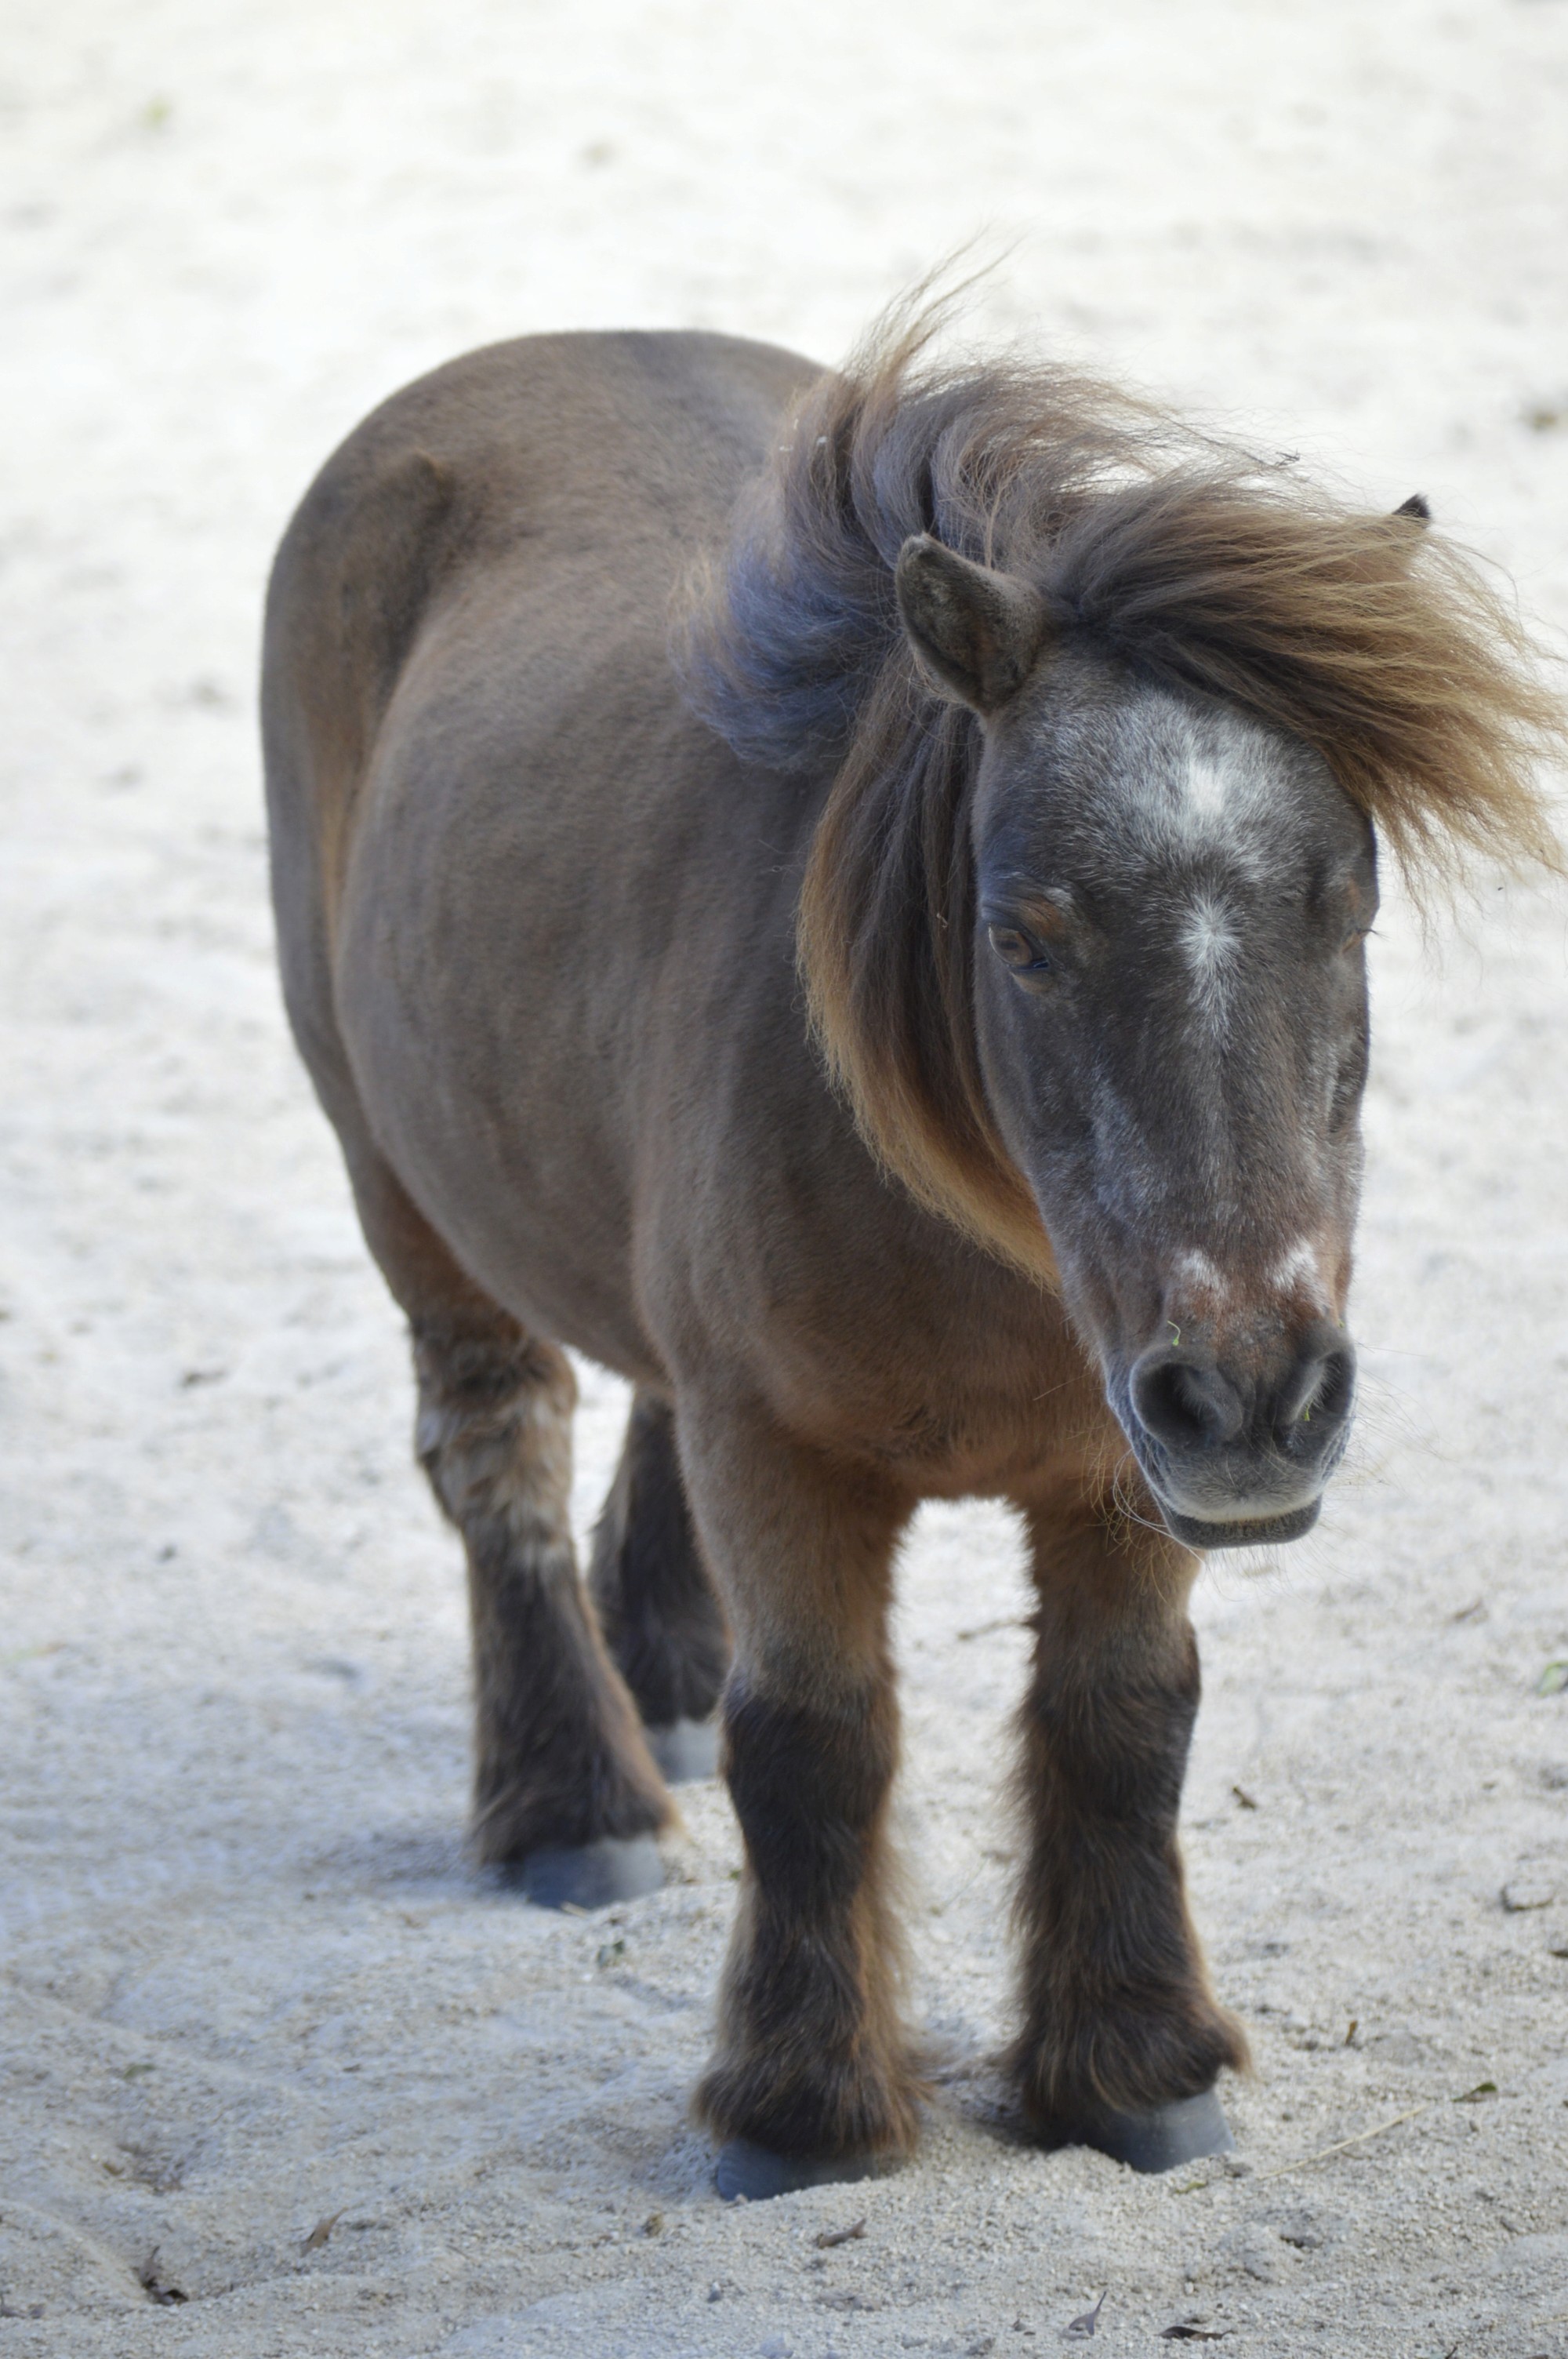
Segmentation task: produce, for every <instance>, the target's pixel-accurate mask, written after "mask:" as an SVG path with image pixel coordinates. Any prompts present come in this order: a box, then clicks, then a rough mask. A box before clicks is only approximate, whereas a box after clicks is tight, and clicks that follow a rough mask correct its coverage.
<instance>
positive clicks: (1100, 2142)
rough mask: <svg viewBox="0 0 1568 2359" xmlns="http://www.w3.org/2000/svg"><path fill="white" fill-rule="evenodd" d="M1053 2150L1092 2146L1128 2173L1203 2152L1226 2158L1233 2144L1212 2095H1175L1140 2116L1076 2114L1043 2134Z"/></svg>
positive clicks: (1208, 2091) (1221, 2110)
mask: <svg viewBox="0 0 1568 2359" xmlns="http://www.w3.org/2000/svg"><path fill="white" fill-rule="evenodd" d="M1048 2137H1049V2142H1050V2143H1051V2144H1052V2145H1054V2146H1092V2147H1098V2149H1099V2151H1100V2153H1101V2154H1108V2155H1110V2156H1112V2157H1113V2158H1115V2160H1116V2161H1118V2162H1125V2163H1127V2164H1128V2165H1129V2166H1130V2168H1131V2169H1133V2170H1173V2169H1175V2167H1176V2165H1177V2163H1179V2162H1196V2161H1197V2160H1198V2159H1199V2158H1200V2157H1201V2156H1203V2155H1206V2154H1230V2153H1233V2152H1234V2151H1235V2147H1236V2140H1235V2139H1234V2138H1233V2137H1232V2136H1231V2135H1230V2124H1229V2123H1228V2122H1227V2120H1226V2118H1225V2109H1224V2107H1223V2106H1222V2105H1221V2104H1220V2102H1219V2097H1218V2095H1217V2092H1216V2091H1215V2090H1213V2089H1206V2090H1205V2091H1204V2093H1203V2094H1202V2096H1201V2097H1177V2098H1175V2099H1174V2100H1173V2102H1172V2103H1171V2104H1168V2105H1156V2106H1154V2107H1153V2108H1152V2111H1151V2112H1149V2113H1146V2114H1118V2113H1111V2112H1109V2111H1106V2112H1104V2113H1095V2114H1078V2115H1076V2116H1075V2118H1074V2119H1073V2121H1072V2122H1070V2123H1065V2122H1064V2123H1059V2124H1056V2125H1054V2126H1053V2128H1052V2130H1051V2131H1050V2132H1049V2133H1048Z"/></svg>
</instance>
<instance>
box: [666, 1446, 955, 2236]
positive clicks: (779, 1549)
mask: <svg viewBox="0 0 1568 2359" xmlns="http://www.w3.org/2000/svg"><path fill="white" fill-rule="evenodd" d="M677 1423H678V1427H679V1430H680V1433H681V1437H682V1452H683V1462H684V1465H685V1469H686V1475H687V1494H688V1496H689V1498H690V1501H691V1505H692V1510H693V1513H694V1515H695V1517H696V1518H697V1527H698V1530H699V1531H700V1533H701V1535H702V1540H703V1545H704V1549H705V1552H706V1554H707V1557H708V1562H709V1564H710V1565H711V1566H712V1568H713V1571H714V1573H715V1577H716V1579H717V1581H718V1582H719V1589H720V1592H721V1593H722V1595H723V1597H724V1601H725V1603H726V1605H727V1606H728V1609H729V1614H730V1625H731V1628H732V1630H733V1633H734V1637H735V1660H734V1665H733V1668H732V1669H731V1671H730V1680H729V1683H728V1685H727V1687H726V1689H725V1692H724V1699H723V1706H722V1716H723V1767H724V1775H725V1777H726V1779H727V1781H728V1784H729V1788H730V1797H731V1799H732V1800H733V1802H734V1806H735V1812H736V1816H737V1817H738V1818H739V1820H740V1822H741V1833H742V1835H743V1837H744V1840H745V1847H746V1864H745V1869H744V1874H743V1878H742V1883H741V1895H740V1906H739V1911H738V1915H737V1919H736V1924H735V1929H734V1934H733V1938H732V1941H731V1946H730V1957H729V1962H728V1964H727V1966H726V1969H725V1974H724V1980H723V1985H722V1991H721V1996H720V2003H719V2038H718V2044H717V2047H716V2049H715V2052H714V2055H713V2057H712V2059H711V2060H710V2062H709V2065H708V2071H707V2072H706V2073H705V2075H704V2077H703V2079H702V2082H701V2083H700V2085H699V2087H698V2089H697V2096H696V2100H695V2109H696V2112H697V2117H698V2119H699V2120H701V2121H702V2122H704V2123H705V2124H706V2125H708V2127H709V2128H710V2129H711V2130H712V2131H713V2132H714V2134H715V2135H716V2136H717V2137H718V2138H719V2140H720V2141H722V2150H721V2152H720V2155H719V2191H720V2193H721V2194H723V2195H725V2196H734V2195H741V2194H744V2195H748V2196H751V2197H752V2198H753V2199H755V2198H757V2197H759V2196H765V2195H774V2194H781V2193H784V2192H785V2191H787V2190H790V2189H793V2188H797V2187H805V2186H812V2185H816V2184H819V2183H821V2182H823V2181H826V2180H837V2179H849V2178H854V2177H857V2176H860V2175H861V2174H863V2173H864V2172H865V2171H866V2170H867V2169H871V2168H873V2167H874V2166H875V2164H876V2163H877V2161H878V2160H879V2159H881V2158H891V2157H893V2156H897V2155H902V2154H904V2153H907V2152H908V2151H909V2149H910V2148H911V2147H912V2146H913V2144H914V2135H915V2104H916V2097H917V2088H916V2082H915V2077H914V2071H913V2069H912V2065H911V2061H910V2057H909V2050H908V2043H907V2040H906V2038H905V2034H904V2030H903V2024H902V2022H901V2020H900V2016H899V2009H898V2003H897V1993H898V1964H899V1948H898V1938H897V1932H896V1929H895V1926H894V1923H893V1920H892V1909H891V1906H890V1900H889V1893H888V1880H889V1876H888V1839H887V1824H886V1822H887V1810H888V1799H889V1794H890V1790H891V1788H892V1777H893V1771H894V1767H895V1764H896V1758H897V1751H898V1714H897V1702H896V1698H895V1694H894V1688H893V1678H892V1664H891V1661H890V1658H889V1653H888V1643H887V1612H888V1603H889V1595H890V1588H891V1566H892V1551H893V1548H894V1545H895V1543H896V1540H897V1538H898V1535H899V1533H900V1531H901V1530H902V1528H903V1524H904V1523H905V1521H906V1520H907V1517H908V1515H909V1513H910V1502H909V1501H908V1499H907V1498H906V1497H904V1496H903V1495H902V1494H901V1493H898V1492H896V1491H895V1490H894V1489H893V1488H892V1486H891V1485H890V1484H886V1483H885V1482H884V1481H883V1480H882V1478H881V1476H880V1475H878V1474H876V1473H861V1472H859V1471H857V1470H855V1469H853V1468H848V1467H845V1466H843V1465H841V1464H838V1463H830V1462H828V1461H827V1460H826V1459H825V1458H824V1457H822V1456H820V1455H819V1454H818V1453H817V1452H816V1451H812V1450H810V1449H808V1448H804V1447H802V1446H800V1445H799V1444H797V1443H795V1441H793V1440H790V1439H789V1438H788V1437H787V1436H785V1435H784V1434H783V1433H781V1432H780V1431H779V1430H777V1429H776V1428H775V1427H773V1426H772V1425H771V1423H770V1422H769V1421H768V1420H766V1419H764V1418H763V1417H762V1416H760V1415H758V1416H748V1415H745V1414H743V1413H738V1412H737V1410H736V1409H735V1408H734V1406H733V1404H724V1405H722V1406H716V1405H714V1404H713V1403H711V1402H705V1403H701V1404H698V1403H695V1402H687V1401H685V1400H683V1402H682V1403H681V1406H680V1412H679V1416H678V1419H677Z"/></svg>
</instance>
